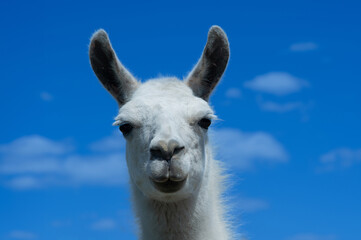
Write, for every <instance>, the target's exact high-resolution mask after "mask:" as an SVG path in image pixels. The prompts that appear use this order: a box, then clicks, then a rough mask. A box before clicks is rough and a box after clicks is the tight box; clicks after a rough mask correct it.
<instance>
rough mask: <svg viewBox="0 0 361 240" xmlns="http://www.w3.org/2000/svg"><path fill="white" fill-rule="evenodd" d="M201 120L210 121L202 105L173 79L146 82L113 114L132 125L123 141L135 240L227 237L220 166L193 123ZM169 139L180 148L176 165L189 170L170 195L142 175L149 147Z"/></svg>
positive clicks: (205, 105) (208, 110)
mask: <svg viewBox="0 0 361 240" xmlns="http://www.w3.org/2000/svg"><path fill="white" fill-rule="evenodd" d="M204 116H208V117H211V118H214V117H215V116H214V114H213V111H212V109H211V108H210V107H209V105H208V103H207V102H206V101H204V100H203V99H201V98H198V97H195V96H194V95H193V93H192V91H191V89H190V88H189V87H188V86H187V85H186V84H185V83H184V82H182V81H179V80H177V79H174V78H164V79H156V80H149V81H147V82H146V83H145V84H143V85H141V86H140V87H139V88H138V89H137V90H136V91H135V93H134V94H133V97H132V98H131V100H130V101H129V102H127V103H126V104H125V105H124V106H123V107H122V108H121V109H120V110H119V115H118V116H117V117H116V123H115V124H117V125H118V124H120V123H121V122H133V123H136V124H137V128H136V129H134V130H133V132H132V133H131V134H130V135H129V136H128V137H127V148H126V149H127V157H126V159H127V165H128V169H129V174H130V176H131V181H130V182H131V188H132V193H133V200H134V209H135V213H136V216H137V219H138V222H139V226H140V239H143V240H153V239H154V240H155V239H156V240H163V239H164V240H185V239H189V240H193V239H194V240H198V239H199V240H201V239H202V240H203V239H209V240H212V239H215V240H216V239H217V240H218V239H222V240H226V239H230V234H229V229H228V226H227V224H226V219H225V214H224V209H223V204H222V201H221V193H222V188H221V184H222V176H221V173H220V168H219V166H218V163H217V162H216V161H215V160H213V158H212V153H211V149H210V146H209V144H208V137H207V132H206V130H204V129H202V128H201V127H199V126H198V125H197V121H198V120H199V119H200V118H202V117H204ZM169 138H173V139H177V140H178V141H179V142H181V143H182V144H183V145H185V149H187V151H186V153H185V155H184V156H183V159H182V161H181V162H180V164H182V166H181V167H182V168H184V171H189V173H188V175H189V177H188V179H187V182H186V184H185V186H184V187H183V188H182V189H181V190H180V191H178V192H176V193H172V194H167V193H162V192H159V191H158V190H156V189H155V188H154V187H153V186H152V184H151V183H150V180H149V178H148V177H147V176H149V174H148V173H147V168H148V165H149V164H151V162H150V161H149V158H150V156H149V154H150V153H149V150H148V149H149V146H150V145H151V143H152V142H153V141H157V139H169Z"/></svg>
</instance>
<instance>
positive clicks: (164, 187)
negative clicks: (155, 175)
mask: <svg viewBox="0 0 361 240" xmlns="http://www.w3.org/2000/svg"><path fill="white" fill-rule="evenodd" d="M151 182H152V184H153V186H154V187H155V188H156V189H158V190H159V191H161V192H164V193H174V192H177V191H178V190H180V189H181V188H182V187H183V186H184V183H185V182H186V178H185V179H183V180H181V181H172V180H170V179H168V180H167V181H165V182H155V181H153V180H151Z"/></svg>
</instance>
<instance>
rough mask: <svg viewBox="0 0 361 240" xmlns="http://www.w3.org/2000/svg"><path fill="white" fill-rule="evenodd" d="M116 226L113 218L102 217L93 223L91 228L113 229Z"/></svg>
mask: <svg viewBox="0 0 361 240" xmlns="http://www.w3.org/2000/svg"><path fill="white" fill-rule="evenodd" d="M115 227H116V223H115V221H114V220H112V219H100V220H98V221H96V222H95V223H93V224H92V226H91V228H92V229H93V230H101V231H104V230H112V229H114V228H115Z"/></svg>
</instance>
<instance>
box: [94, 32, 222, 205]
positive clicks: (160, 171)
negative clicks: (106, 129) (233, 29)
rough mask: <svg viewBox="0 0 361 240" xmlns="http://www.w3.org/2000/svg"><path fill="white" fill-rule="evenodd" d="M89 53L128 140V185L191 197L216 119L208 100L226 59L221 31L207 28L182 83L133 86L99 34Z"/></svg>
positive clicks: (148, 192)
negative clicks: (197, 57)
mask: <svg viewBox="0 0 361 240" xmlns="http://www.w3.org/2000/svg"><path fill="white" fill-rule="evenodd" d="M89 55H90V61H91V65H92V68H93V70H94V72H95V74H96V75H97V77H98V78H99V80H100V81H101V83H102V84H103V86H104V87H105V88H106V89H107V90H108V91H109V92H110V93H111V94H112V95H113V97H114V98H115V99H116V100H117V103H118V105H119V107H120V108H119V114H118V115H117V117H116V119H115V120H116V121H115V123H114V125H119V129H120V130H121V131H122V133H123V135H124V137H125V139H126V142H127V147H126V159H127V165H128V170H129V174H130V178H131V181H132V183H133V184H134V185H136V186H137V188H138V189H139V190H140V191H141V192H142V193H143V194H144V195H145V196H147V197H149V198H152V199H157V200H160V201H177V200H180V199H184V198H187V197H189V196H190V195H192V194H195V193H196V192H197V190H198V189H199V186H200V185H201V183H202V180H203V178H204V176H205V171H206V169H207V161H208V158H207V154H208V153H207V147H206V146H207V142H208V138H207V129H208V127H209V125H210V124H211V121H212V119H213V118H215V116H214V114H213V111H212V109H211V107H210V106H209V104H208V99H209V96H210V94H211V92H212V91H213V89H214V87H215V86H216V85H217V83H218V81H219V80H220V78H221V76H222V74H223V72H224V70H225V68H226V65H227V62H228V58H229V44H228V40H227V37H226V35H225V33H224V32H223V30H222V29H221V28H220V27H218V26H213V27H212V28H211V29H210V30H209V33H208V40H207V44H206V46H205V48H204V50H203V54H202V56H201V58H200V60H199V61H198V63H197V65H196V66H195V67H194V69H193V70H192V71H191V73H190V74H189V75H188V77H187V78H186V79H185V80H184V81H180V80H178V79H176V78H160V79H151V80H149V81H147V82H146V83H144V84H140V83H138V82H137V81H136V80H135V78H134V77H133V76H132V75H131V74H130V73H129V72H128V71H127V70H126V69H125V68H124V67H123V66H122V64H121V63H120V61H119V60H118V58H117V56H116V54H115V52H114V50H113V49H112V46H111V44H110V41H109V38H108V36H107V34H106V32H105V31H104V30H99V31H97V32H96V33H95V34H94V35H93V37H92V39H91V43H90V50H89Z"/></svg>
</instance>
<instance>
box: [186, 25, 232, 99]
mask: <svg viewBox="0 0 361 240" xmlns="http://www.w3.org/2000/svg"><path fill="white" fill-rule="evenodd" d="M228 59H229V43H228V39H227V35H226V34H225V33H224V31H223V30H222V28H220V27H218V26H212V27H211V29H209V32H208V40H207V44H206V46H205V48H204V50H203V54H202V56H201V58H200V59H199V61H198V63H197V65H196V66H195V67H194V69H193V70H192V71H191V73H190V74H189V76H188V77H187V79H186V83H187V84H188V86H189V87H190V88H191V89H192V90H193V93H194V95H195V96H197V97H200V98H203V99H204V100H206V101H208V99H209V96H210V95H211V93H212V91H213V90H214V88H215V87H216V85H217V83H218V82H219V80H220V79H221V77H222V75H223V72H224V71H225V70H226V66H227V63H228Z"/></svg>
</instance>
